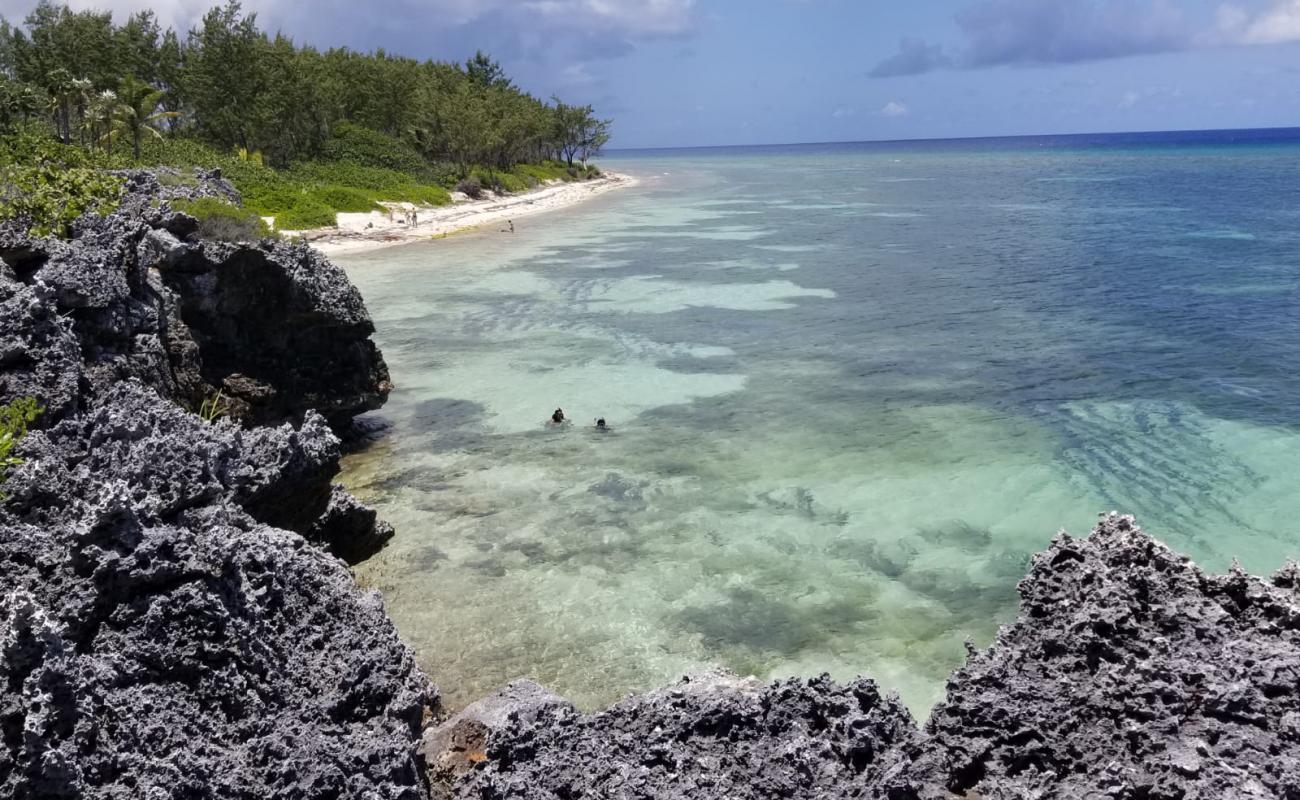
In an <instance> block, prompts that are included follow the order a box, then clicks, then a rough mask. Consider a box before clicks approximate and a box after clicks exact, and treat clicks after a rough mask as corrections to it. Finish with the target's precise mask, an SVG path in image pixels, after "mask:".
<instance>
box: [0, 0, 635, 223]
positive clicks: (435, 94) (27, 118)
mask: <svg viewBox="0 0 1300 800" xmlns="http://www.w3.org/2000/svg"><path fill="white" fill-rule="evenodd" d="M609 126H610V123H609V121H607V120H601V119H598V118H597V117H596V116H595V114H594V112H593V110H592V108H591V107H590V106H574V105H568V104H566V103H564V102H562V101H560V100H559V99H558V98H552V100H551V101H550V102H545V101H542V100H539V99H537V98H535V97H533V96H531V95H529V94H528V93H526V92H523V91H521V90H520V89H519V88H517V87H516V86H515V85H514V84H513V83H512V82H511V80H510V79H509V78H508V77H507V76H506V75H505V73H504V71H503V70H502V68H501V65H500V64H498V63H496V62H495V61H493V60H492V59H491V58H489V57H488V56H486V55H484V54H483V53H479V54H477V55H476V56H475V57H474V58H472V59H470V60H469V61H468V62H466V63H465V64H453V63H446V62H437V61H417V60H415V59H410V58H402V57H400V56H394V55H391V54H388V53H385V52H383V51H382V50H381V51H376V52H374V53H358V52H354V51H352V50H348V49H346V48H334V49H330V50H324V51H322V50H317V49H315V48H313V47H310V46H303V45H299V44H296V43H295V42H294V41H293V40H292V39H290V38H288V37H287V36H286V35H284V34H280V33H277V34H275V35H274V36H271V35H268V34H267V33H265V32H264V31H262V30H261V29H260V28H259V27H258V25H257V20H256V16H255V15H253V14H245V13H244V12H243V10H242V9H241V7H240V5H239V4H238V3H237V2H229V3H227V4H226V5H224V6H219V7H216V8H213V9H212V10H211V11H209V12H208V14H207V15H206V16H204V18H203V21H202V22H201V23H200V24H199V25H198V26H196V27H195V28H194V29H193V30H191V31H189V32H181V33H177V32H176V31H172V30H166V31H164V30H162V29H161V28H160V27H159V25H158V23H157V20H156V18H155V16H154V14H153V12H150V11H142V12H138V13H135V14H132V15H131V16H129V17H128V18H127V19H126V20H125V21H124V22H122V23H120V24H119V23H117V22H115V21H114V19H113V17H112V14H111V13H110V12H103V11H73V10H71V9H70V8H68V7H67V6H65V5H58V4H55V3H53V2H50V0H39V2H38V3H37V4H36V6H35V8H34V9H33V10H32V12H31V13H30V14H28V15H27V16H26V18H25V19H24V20H23V22H22V24H21V25H10V24H9V23H8V22H6V21H4V20H3V19H0V142H9V140H13V139H22V138H26V139H31V138H33V137H36V138H44V139H45V140H46V141H45V143H44V146H43V150H42V152H46V153H56V154H57V155H56V157H54V158H52V159H46V160H45V161H43V162H41V163H42V164H45V165H47V166H46V167H45V168H43V169H40V170H39V171H33V170H37V165H36V163H35V162H28V161H27V160H26V159H24V158H21V157H20V156H21V155H22V154H21V153H19V152H18V149H17V148H16V147H14V146H12V145H0V155H3V156H7V158H5V159H4V160H0V165H8V166H7V167H4V169H5V171H4V172H3V174H0V190H3V192H4V206H3V208H4V209H5V211H4V213H5V214H7V215H9V216H17V215H22V214H26V215H28V216H30V217H31V218H32V219H33V220H39V221H40V222H39V223H38V227H40V229H41V230H42V231H45V232H64V231H66V227H67V223H68V222H69V221H70V220H71V219H74V218H75V216H76V215H77V214H79V213H81V211H84V210H103V209H105V208H108V207H111V203H112V202H113V200H114V199H116V194H114V188H113V186H111V185H107V184H105V185H99V184H96V183H95V179H92V176H91V173H93V170H94V169H104V168H113V167H119V168H120V167H128V166H173V167H180V168H187V167H204V168H213V167H217V168H220V169H221V170H222V171H223V174H224V175H225V176H226V177H228V178H229V179H230V180H231V181H233V182H234V184H235V186H236V187H237V188H238V189H239V190H240V192H241V193H242V194H243V195H244V200H245V204H246V205H247V206H248V208H250V209H252V210H253V211H255V212H257V213H258V214H259V215H261V216H274V217H276V223H277V227H279V228H286V229H289V228H297V227H299V226H304V225H307V224H308V223H311V224H312V225H313V226H319V225H330V224H333V222H334V217H333V214H334V213H335V212H340V211H368V210H371V209H374V208H375V207H376V202H377V201H399V202H401V201H404V202H410V203H419V204H431V205H438V204H443V203H447V202H450V195H449V193H448V192H449V190H450V189H452V188H453V187H455V186H456V185H457V184H458V183H459V182H462V181H466V180H469V181H471V183H470V184H466V185H472V181H474V180H476V181H477V183H478V185H479V186H481V187H484V188H489V189H493V190H495V191H499V192H518V191H523V190H525V189H527V188H529V187H531V186H534V185H536V184H537V183H538V182H542V181H549V180H565V181H571V180H586V179H588V178H590V177H593V176H595V175H599V171H596V170H595V169H594V168H592V167H589V166H588V163H587V162H588V160H589V159H590V158H592V157H593V156H595V155H596V154H598V153H599V152H600V149H601V147H602V146H603V145H604V144H605V143H606V142H607V141H608V140H609ZM29 144H30V142H29ZM74 152H75V153H76V154H78V155H77V158H76V159H73V158H72V157H71V156H69V155H68V154H69V153H74ZM74 162H75V163H74ZM18 164H22V166H21V167H18V166H17V165H18ZM79 170H86V172H85V173H81V172H78V171H79ZM54 172H66V173H71V174H63V175H61V176H60V177H58V178H56V177H55V176H54ZM48 180H57V181H58V182H59V183H60V186H59V187H58V188H54V189H52V190H51V189H48V187H47V186H46V182H47V181H48ZM102 180H106V179H102ZM33 187H34V188H35V191H36V192H38V193H40V194H42V195H43V196H42V197H40V198H36V199H33V200H32V201H30V202H27V201H25V200H24V198H25V196H26V195H27V194H30V193H31V192H32V190H33ZM47 191H52V192H53V196H44V195H45V194H46V192H47ZM24 203H26V204H25V205H24Z"/></svg>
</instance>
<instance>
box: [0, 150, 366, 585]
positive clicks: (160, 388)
mask: <svg viewBox="0 0 1300 800" xmlns="http://www.w3.org/2000/svg"><path fill="white" fill-rule="evenodd" d="M122 174H123V176H124V178H125V181H126V185H127V194H126V196H125V199H124V200H123V202H122V205H121V207H120V209H119V210H118V211H116V212H115V213H113V214H111V215H109V216H108V217H103V218H101V217H98V216H95V215H87V216H85V217H83V218H82V219H80V220H78V221H77V223H76V224H75V225H74V226H73V237H72V238H71V239H70V240H68V241H62V240H58V239H37V238H33V237H31V236H29V235H28V234H26V233H25V232H23V231H22V230H20V229H19V228H18V227H16V226H15V225H12V224H10V225H0V313H2V315H0V402H6V401H8V400H10V399H13V398H15V397H21V396H28V395H30V396H34V397H37V398H38V399H39V400H40V401H41V402H42V403H43V404H44V406H45V407H46V412H45V414H44V416H43V417H42V418H41V420H40V424H41V425H44V426H52V425H55V424H57V423H58V422H59V421H60V420H63V419H65V418H71V417H74V416H76V414H78V413H79V412H80V411H81V410H83V409H85V408H88V407H90V406H92V405H94V404H95V403H96V402H97V401H98V399H100V398H105V397H110V396H114V392H115V391H116V387H118V386H119V385H120V384H122V383H123V382H129V381H140V382H142V383H144V384H146V385H148V386H150V387H152V388H153V389H154V390H155V391H157V392H158V393H159V394H161V395H163V396H164V397H166V398H169V399H171V400H172V401H174V402H175V403H176V404H178V405H180V406H184V407H187V408H192V409H198V408H200V407H201V406H202V404H203V403H204V402H207V403H209V404H212V405H213V406H215V408H216V410H218V411H219V412H221V413H223V414H224V415H226V416H230V417H233V418H237V419H239V420H240V422H242V423H243V424H244V425H246V426H254V425H272V424H279V423H283V422H286V421H293V422H295V423H301V425H300V428H299V430H298V432H297V433H294V434H291V435H289V438H290V439H293V441H292V442H289V441H288V440H287V439H283V437H282V439H283V441H282V440H281V439H277V440H276V441H277V442H280V444H275V445H274V446H277V447H278V446H282V445H283V446H287V447H288V450H282V451H281V452H279V453H262V454H254V453H252V452H251V451H250V452H249V453H242V452H240V453H237V454H236V455H234V456H232V458H235V459H238V458H245V457H247V458H248V459H251V460H250V461H249V462H248V463H253V462H254V461H256V462H257V463H259V464H270V463H275V460H276V459H277V458H280V459H289V461H286V462H285V463H283V464H280V465H278V466H277V467H276V469H277V473H276V475H275V477H274V480H268V481H265V482H264V484H263V486H264V487H265V491H259V490H258V489H256V487H252V488H249V487H243V488H242V489H241V488H239V487H235V486H226V485H224V484H223V487H224V488H223V490H224V489H230V490H232V491H235V492H236V493H237V494H238V493H239V492H243V494H241V495H239V497H238V502H239V504H240V505H241V506H243V507H244V508H245V510H247V511H248V512H249V513H250V514H252V515H253V517H254V518H256V519H258V520H260V521H262V522H265V523H267V524H269V525H273V526H275V527H280V528H287V529H289V530H293V531H297V532H299V533H302V534H304V535H307V536H309V537H310V538H312V539H313V540H315V541H318V542H322V543H325V544H326V545H327V546H329V547H330V548H331V550H333V552H335V553H337V554H339V555H342V556H344V557H346V558H348V559H349V560H352V561H356V560H359V559H361V558H364V557H366V556H368V555H370V554H372V553H374V552H375V551H376V550H378V549H379V548H380V547H382V546H383V544H384V542H385V541H387V539H388V538H389V537H390V536H391V535H392V529H391V528H390V527H388V526H387V525H385V524H384V523H382V522H379V521H378V520H376V518H375V515H374V513H373V512H371V511H370V510H369V509H366V508H365V507H364V506H362V505H361V504H359V503H357V502H356V501H355V500H351V499H350V498H349V499H344V498H343V497H342V496H340V494H341V490H338V489H336V488H334V487H333V486H332V485H331V481H332V479H333V477H334V475H336V474H337V472H338V459H339V451H338V442H337V440H336V439H335V438H334V437H333V436H332V435H331V434H330V433H329V431H328V430H326V429H325V425H324V424H323V422H322V420H321V417H319V416H314V414H322V415H324V416H325V417H326V419H327V420H328V421H329V422H330V423H331V425H332V426H333V427H335V428H337V429H343V428H345V427H346V426H347V424H348V423H349V421H350V420H351V417H352V416H353V415H354V414H357V413H360V412H361V411H365V410H369V409H372V408H377V407H378V406H379V405H380V404H381V403H382V402H383V400H384V398H385V396H386V395H387V392H388V388H389V384H388V371H387V367H386V366H385V365H384V361H383V357H382V356H381V355H380V354H379V351H378V350H377V349H376V348H375V346H374V344H373V342H371V341H370V338H369V336H370V334H371V332H372V331H373V325H372V324H371V322H370V317H369V315H368V314H367V313H366V310H365V307H364V305H363V304H362V302H361V297H360V295H359V294H358V293H357V291H356V289H355V288H354V287H353V286H352V285H351V284H350V283H349V282H348V280H347V277H346V276H345V275H344V274H343V273H342V271H340V270H339V269H338V268H336V267H334V266H333V265H332V264H330V263H329V262H328V261H326V260H325V259H323V258H321V257H320V256H319V255H317V254H315V253H314V252H313V251H310V250H308V249H307V248H304V247H301V246H292V245H285V244H272V243H267V244H265V245H232V244H213V243H206V242H201V241H197V240H193V239H192V238H186V239H182V238H178V235H179V236H182V237H190V235H191V234H192V233H193V229H194V226H193V220H192V219H190V218H188V217H185V216H184V215H183V214H177V213H175V212H173V211H171V210H170V207H169V205H168V202H169V201H170V200H175V199H182V198H184V199H191V198H194V197H202V196H218V197H227V198H236V199H237V197H238V195H237V193H235V192H234V190H233V188H231V187H230V186H229V184H228V183H226V182H224V181H222V180H220V178H219V176H216V177H213V176H212V175H211V174H203V173H201V174H199V176H198V178H197V179H195V180H192V181H187V182H178V181H172V182H170V184H169V185H163V184H162V183H159V181H158V179H157V177H156V176H154V175H153V174H152V173H149V172H143V171H131V172H126V173H122ZM187 221H188V222H187ZM219 392H220V394H218V393H219ZM127 400H130V401H131V402H136V401H137V400H138V398H136V397H134V396H133V397H132V398H122V397H119V398H118V399H117V401H116V402H119V403H120V402H125V401H127ZM103 408H104V406H103V405H101V406H100V409H101V411H100V413H101V415H102V413H103ZM151 413H152V412H151ZM164 416H165V415H164ZM151 419H152V420H153V422H156V421H158V420H161V419H162V417H158V418H156V419H153V418H151ZM142 424H146V423H142ZM147 424H152V422H149V423H147ZM181 427H182V428H184V427H185V426H184V425H182V426H181ZM286 443H287V444H286ZM247 444H248V445H249V447H253V446H257V447H265V446H271V445H270V442H269V440H256V437H250V438H249V440H248V442H247ZM295 448H296V450H295ZM226 450H229V448H227V449H226ZM236 450H239V448H236ZM223 452H226V451H223ZM294 453H297V454H298V455H297V456H295V455H294ZM294 458H298V461H296V462H293V463H290V462H291V461H292V460H293V459H294ZM220 482H221V481H218V483H220ZM205 486H206V484H205ZM208 488H209V489H210V488H211V487H208ZM188 491H191V492H195V491H198V488H197V487H190V489H189V490H188Z"/></svg>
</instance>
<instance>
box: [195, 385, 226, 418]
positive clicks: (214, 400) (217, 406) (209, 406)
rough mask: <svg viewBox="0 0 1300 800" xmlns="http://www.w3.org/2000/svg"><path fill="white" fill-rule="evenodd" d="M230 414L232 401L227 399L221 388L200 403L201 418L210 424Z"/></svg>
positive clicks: (199, 413)
mask: <svg viewBox="0 0 1300 800" xmlns="http://www.w3.org/2000/svg"><path fill="white" fill-rule="evenodd" d="M229 414H230V401H228V400H226V398H225V395H223V394H222V392H221V390H220V389H218V390H217V393H216V394H214V395H212V396H211V397H209V398H207V399H205V400H204V401H203V402H202V403H200V404H199V410H198V415H199V418H200V419H202V420H203V421H204V422H206V423H208V424H212V423H214V422H216V421H217V420H219V419H221V418H222V417H225V416H228V415H229Z"/></svg>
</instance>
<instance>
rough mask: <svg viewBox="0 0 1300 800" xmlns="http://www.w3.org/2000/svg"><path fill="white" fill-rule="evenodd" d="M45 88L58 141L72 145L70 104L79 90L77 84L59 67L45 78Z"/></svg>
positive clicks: (69, 74)
mask: <svg viewBox="0 0 1300 800" xmlns="http://www.w3.org/2000/svg"><path fill="white" fill-rule="evenodd" d="M45 88H46V91H48V92H49V94H50V113H51V114H52V115H53V116H54V127H55V129H56V130H57V131H58V136H59V140H60V141H62V142H63V143H64V144H72V103H73V100H74V99H75V97H76V95H77V91H78V88H79V87H78V86H77V82H76V80H75V79H73V77H72V73H70V72H68V71H67V70H66V69H63V68H62V67H59V68H58V69H54V70H51V71H50V74H49V75H47V76H46V77H45Z"/></svg>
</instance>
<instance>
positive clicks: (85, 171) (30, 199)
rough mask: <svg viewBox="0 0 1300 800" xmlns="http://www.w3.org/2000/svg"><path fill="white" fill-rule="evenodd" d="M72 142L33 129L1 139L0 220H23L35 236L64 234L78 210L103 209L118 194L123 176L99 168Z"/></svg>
mask: <svg viewBox="0 0 1300 800" xmlns="http://www.w3.org/2000/svg"><path fill="white" fill-rule="evenodd" d="M99 166H100V165H99V164H97V163H96V162H95V160H94V159H93V158H92V157H91V156H89V155H88V154H86V153H85V152H83V151H82V150H80V149H79V148H76V147H71V146H68V145H63V144H60V143H58V142H56V141H55V140H54V139H53V138H51V137H50V136H49V135H48V134H46V133H43V132H42V131H39V130H37V129H35V128H30V127H29V128H24V129H22V130H20V131H18V132H17V133H15V134H13V135H11V136H6V137H4V139H3V140H2V141H0V220H3V219H21V220H26V222H27V223H28V227H29V229H30V230H31V232H32V233H34V234H36V235H38V236H50V235H54V236H66V235H68V229H69V226H71V224H72V223H73V222H74V221H75V220H76V219H77V218H78V217H80V216H81V215H82V214H85V213H87V212H95V213H97V214H107V213H109V212H111V211H112V210H113V209H114V208H116V207H117V203H118V201H119V200H120V199H121V197H122V180H121V179H120V178H118V177H117V176H115V175H109V174H107V173H105V172H102V171H100V170H99V169H98V167H99Z"/></svg>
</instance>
